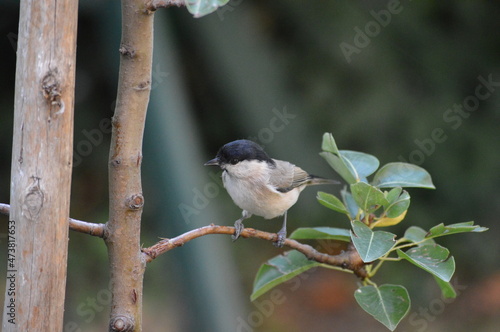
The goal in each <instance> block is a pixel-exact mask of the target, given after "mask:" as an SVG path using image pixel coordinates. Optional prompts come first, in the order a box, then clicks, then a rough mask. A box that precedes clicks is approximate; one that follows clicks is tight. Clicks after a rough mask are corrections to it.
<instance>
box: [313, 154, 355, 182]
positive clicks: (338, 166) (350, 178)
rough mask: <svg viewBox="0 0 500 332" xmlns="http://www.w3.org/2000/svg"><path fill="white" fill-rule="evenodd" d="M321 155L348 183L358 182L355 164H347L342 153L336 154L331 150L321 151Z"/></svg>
mask: <svg viewBox="0 0 500 332" xmlns="http://www.w3.org/2000/svg"><path fill="white" fill-rule="evenodd" d="M320 156H321V157H323V158H324V159H325V160H326V162H327V163H328V165H330V167H331V168H333V169H334V170H335V172H337V173H338V174H339V175H340V176H341V177H342V178H343V179H344V180H345V181H346V182H347V183H356V181H357V180H356V179H357V174H356V171H355V169H354V166H352V165H351V164H346V162H345V161H344V159H343V158H341V156H340V155H335V154H333V153H330V152H320Z"/></svg>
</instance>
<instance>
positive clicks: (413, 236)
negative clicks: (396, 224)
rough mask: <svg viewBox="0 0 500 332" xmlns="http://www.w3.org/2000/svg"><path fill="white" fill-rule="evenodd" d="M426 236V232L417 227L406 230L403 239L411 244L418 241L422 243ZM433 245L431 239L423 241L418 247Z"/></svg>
mask: <svg viewBox="0 0 500 332" xmlns="http://www.w3.org/2000/svg"><path fill="white" fill-rule="evenodd" d="M426 235H427V231H426V230H424V229H422V228H420V227H418V226H411V227H409V228H408V229H407V230H406V232H405V235H404V238H405V239H408V240H410V241H411V242H413V243H417V242H420V241H424V239H425V236H426ZM434 243H435V242H434V240H433V239H428V240H426V241H424V242H423V243H421V244H420V245H421V246H422V245H426V244H434Z"/></svg>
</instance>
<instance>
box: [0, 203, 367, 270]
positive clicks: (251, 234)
mask: <svg viewBox="0 0 500 332" xmlns="http://www.w3.org/2000/svg"><path fill="white" fill-rule="evenodd" d="M0 214H5V215H8V214H9V205H8V204H1V203H0ZM69 222H70V229H71V230H73V231H77V232H80V233H86V234H90V235H93V236H98V237H104V236H105V225H106V224H95V223H89V222H85V221H81V220H76V219H70V220H69ZM209 234H226V235H232V234H234V227H230V226H218V225H214V224H212V225H210V226H204V227H201V228H197V229H193V230H191V231H189V232H186V233H184V234H181V235H179V236H177V237H174V238H171V239H163V240H161V241H159V242H158V243H156V244H155V245H153V246H151V247H149V248H143V249H142V252H143V253H144V254H145V255H146V257H145V260H146V262H147V263H149V262H151V261H153V260H154V259H155V258H156V257H158V256H160V255H161V254H164V253H166V252H167V251H170V250H172V249H175V248H177V247H181V246H183V245H184V244H186V243H187V242H189V241H191V240H194V239H196V238H199V237H202V236H205V235H209ZM240 236H241V237H243V238H256V239H262V240H266V241H271V242H275V241H276V239H277V235H276V234H275V233H268V232H263V231H259V230H257V229H253V228H245V229H244V230H243V232H242V233H241V235H240ZM285 246H287V247H289V248H292V249H295V250H297V251H299V252H301V253H303V254H304V255H305V256H306V257H307V258H309V259H311V260H314V261H316V262H318V263H323V264H328V265H332V266H337V267H341V268H343V269H348V270H351V271H353V272H354V274H356V275H357V276H358V277H360V278H366V277H367V276H368V275H367V272H366V269H365V265H366V264H365V263H364V262H363V261H362V260H361V257H359V254H358V252H357V251H356V249H355V248H354V246H352V245H350V246H349V247H348V250H347V251H344V252H342V253H341V254H339V255H328V254H325V253H322V252H319V251H317V250H316V249H314V248H313V247H311V246H310V245H307V244H303V243H300V242H297V241H295V240H292V239H286V240H285Z"/></svg>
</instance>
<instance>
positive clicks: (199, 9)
mask: <svg viewBox="0 0 500 332" xmlns="http://www.w3.org/2000/svg"><path fill="white" fill-rule="evenodd" d="M228 2H229V0H186V1H185V4H186V7H187V9H188V11H189V12H190V13H191V14H193V16H194V17H202V16H205V15H207V14H210V13H213V12H214V11H216V10H217V8H219V7H222V6H224V5H225V4H226V3H228Z"/></svg>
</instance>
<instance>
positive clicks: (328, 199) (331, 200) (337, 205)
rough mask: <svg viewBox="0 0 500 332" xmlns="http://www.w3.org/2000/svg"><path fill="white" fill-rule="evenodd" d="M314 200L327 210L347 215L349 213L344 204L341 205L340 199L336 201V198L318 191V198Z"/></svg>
mask: <svg viewBox="0 0 500 332" xmlns="http://www.w3.org/2000/svg"><path fill="white" fill-rule="evenodd" d="M316 198H317V199H318V201H319V202H320V203H321V204H322V205H324V206H326V207H327V208H329V209H332V210H334V211H337V212H340V213H345V214H347V215H349V212H348V211H347V209H346V207H345V206H344V204H342V202H341V201H340V199H338V198H337V197H336V196H333V195H331V194H327V193H325V192H322V191H318V196H317V197H316Z"/></svg>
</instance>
